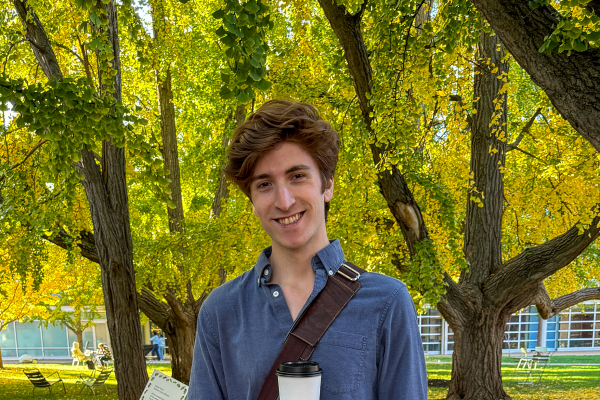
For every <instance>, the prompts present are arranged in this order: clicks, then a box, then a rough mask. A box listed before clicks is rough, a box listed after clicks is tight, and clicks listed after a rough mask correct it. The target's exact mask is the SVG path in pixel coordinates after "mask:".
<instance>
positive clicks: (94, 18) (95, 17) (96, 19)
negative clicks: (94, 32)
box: [90, 12, 102, 25]
mask: <svg viewBox="0 0 600 400" xmlns="http://www.w3.org/2000/svg"><path fill="white" fill-rule="evenodd" d="M90 20H91V21H92V23H94V24H96V25H101V24H102V22H101V21H100V18H99V17H98V15H96V13H95V12H92V13H90Z"/></svg>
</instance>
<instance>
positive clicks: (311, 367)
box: [276, 361, 323, 377]
mask: <svg viewBox="0 0 600 400" xmlns="http://www.w3.org/2000/svg"><path fill="white" fill-rule="evenodd" d="M322 372H323V370H322V369H321V368H319V363H317V362H315V361H288V362H284V363H282V364H280V365H279V368H277V371H276V373H277V376H289V377H310V376H318V375H321V373H322Z"/></svg>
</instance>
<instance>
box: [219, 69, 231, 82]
mask: <svg viewBox="0 0 600 400" xmlns="http://www.w3.org/2000/svg"><path fill="white" fill-rule="evenodd" d="M221 80H222V81H223V82H224V83H229V81H230V80H231V75H230V74H225V73H223V72H221Z"/></svg>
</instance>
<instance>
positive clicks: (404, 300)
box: [359, 272, 416, 319]
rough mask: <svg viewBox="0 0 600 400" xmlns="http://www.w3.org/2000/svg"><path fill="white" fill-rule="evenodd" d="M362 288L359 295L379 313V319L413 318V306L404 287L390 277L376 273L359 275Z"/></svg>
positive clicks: (401, 283) (400, 282)
mask: <svg viewBox="0 0 600 400" xmlns="http://www.w3.org/2000/svg"><path fill="white" fill-rule="evenodd" d="M360 282H361V284H362V287H361V289H360V291H359V294H361V295H362V296H364V298H367V299H369V300H368V301H369V302H370V303H371V304H373V305H374V306H375V307H377V309H378V310H379V311H380V312H381V314H380V315H381V318H382V319H386V318H398V317H400V316H401V317H402V318H407V317H408V318H413V317H414V316H415V315H416V314H415V305H414V302H413V299H412V297H411V296H410V293H409V292H408V289H407V287H406V285H405V284H404V283H403V282H402V281H400V280H398V279H396V278H392V277H390V276H386V275H382V274H379V273H376V272H366V273H364V274H362V275H361V277H360Z"/></svg>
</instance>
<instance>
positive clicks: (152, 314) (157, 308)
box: [137, 288, 169, 326]
mask: <svg viewBox="0 0 600 400" xmlns="http://www.w3.org/2000/svg"><path fill="white" fill-rule="evenodd" d="M137 300H138V307H139V308H140V310H141V311H142V312H143V313H144V314H146V316H147V317H148V318H150V319H151V320H152V321H153V322H154V323H155V324H157V325H161V326H162V325H164V324H165V323H166V322H167V315H168V311H169V306H168V305H167V304H165V303H163V302H161V301H158V300H157V299H156V297H154V294H152V292H150V291H149V290H148V289H146V288H142V290H141V291H140V292H139V293H138V294H137Z"/></svg>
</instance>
